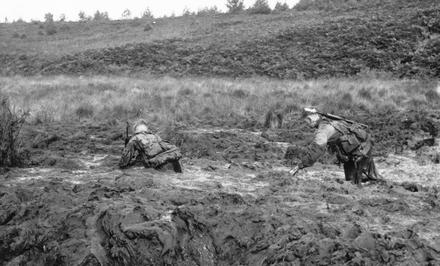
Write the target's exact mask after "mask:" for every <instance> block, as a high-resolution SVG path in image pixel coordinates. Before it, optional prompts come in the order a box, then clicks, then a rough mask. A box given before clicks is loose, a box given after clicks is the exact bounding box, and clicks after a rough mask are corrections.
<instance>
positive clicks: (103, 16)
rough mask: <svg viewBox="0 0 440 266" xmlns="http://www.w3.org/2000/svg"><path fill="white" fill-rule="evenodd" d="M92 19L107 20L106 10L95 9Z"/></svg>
mask: <svg viewBox="0 0 440 266" xmlns="http://www.w3.org/2000/svg"><path fill="white" fill-rule="evenodd" d="M93 20H94V21H106V20H109V18H108V13H107V12H100V11H99V10H96V12H95V14H94V15H93Z"/></svg>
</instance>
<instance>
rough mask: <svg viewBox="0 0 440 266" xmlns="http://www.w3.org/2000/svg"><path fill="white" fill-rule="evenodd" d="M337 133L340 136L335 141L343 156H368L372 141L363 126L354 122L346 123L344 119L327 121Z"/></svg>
mask: <svg viewBox="0 0 440 266" xmlns="http://www.w3.org/2000/svg"><path fill="white" fill-rule="evenodd" d="M329 123H330V125H332V126H333V127H334V128H335V129H336V130H337V131H338V132H339V133H341V137H339V139H338V140H337V143H335V144H336V145H337V146H338V148H339V149H337V150H338V152H342V153H343V154H344V155H345V156H349V157H355V156H361V157H368V156H370V153H371V149H372V146H373V145H372V141H371V136H370V134H369V133H368V132H367V131H366V129H365V128H364V127H362V126H361V125H358V124H356V123H347V122H344V121H334V120H333V121H329Z"/></svg>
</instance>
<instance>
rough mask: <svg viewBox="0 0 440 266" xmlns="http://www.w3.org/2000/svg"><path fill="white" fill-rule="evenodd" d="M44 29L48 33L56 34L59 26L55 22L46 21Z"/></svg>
mask: <svg viewBox="0 0 440 266" xmlns="http://www.w3.org/2000/svg"><path fill="white" fill-rule="evenodd" d="M44 31H45V32H46V34H47V35H54V34H55V33H57V28H56V27H55V24H54V23H53V22H51V23H46V25H45V27H44Z"/></svg>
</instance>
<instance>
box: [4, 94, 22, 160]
mask: <svg viewBox="0 0 440 266" xmlns="http://www.w3.org/2000/svg"><path fill="white" fill-rule="evenodd" d="M26 116H27V113H20V112H17V111H16V110H14V108H13V107H12V106H11V104H10V101H9V98H8V97H7V96H3V95H0V167H4V166H7V167H11V166H21V165H23V164H24V160H25V156H24V152H23V150H22V143H21V139H20V130H21V127H22V125H23V123H24V122H25V119H26Z"/></svg>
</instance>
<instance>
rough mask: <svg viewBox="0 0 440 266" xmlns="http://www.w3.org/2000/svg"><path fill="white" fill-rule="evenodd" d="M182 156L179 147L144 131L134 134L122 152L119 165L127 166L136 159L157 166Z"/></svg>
mask: <svg viewBox="0 0 440 266" xmlns="http://www.w3.org/2000/svg"><path fill="white" fill-rule="evenodd" d="M181 157H182V156H181V154H180V151H179V149H178V148H177V147H176V146H174V145H172V144H169V143H167V142H165V141H162V139H161V138H160V137H159V136H158V135H155V134H152V133H147V132H142V133H137V134H136V135H134V136H133V137H132V138H131V139H130V141H129V142H128V144H127V146H126V147H125V148H124V151H123V152H122V156H121V160H120V162H119V166H120V167H121V168H124V167H127V166H129V165H130V164H133V163H135V161H137V160H138V161H142V162H143V163H144V164H149V163H152V164H153V165H146V166H152V167H155V166H157V165H159V164H162V163H165V162H166V161H169V160H178V159H180V158H181Z"/></svg>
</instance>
